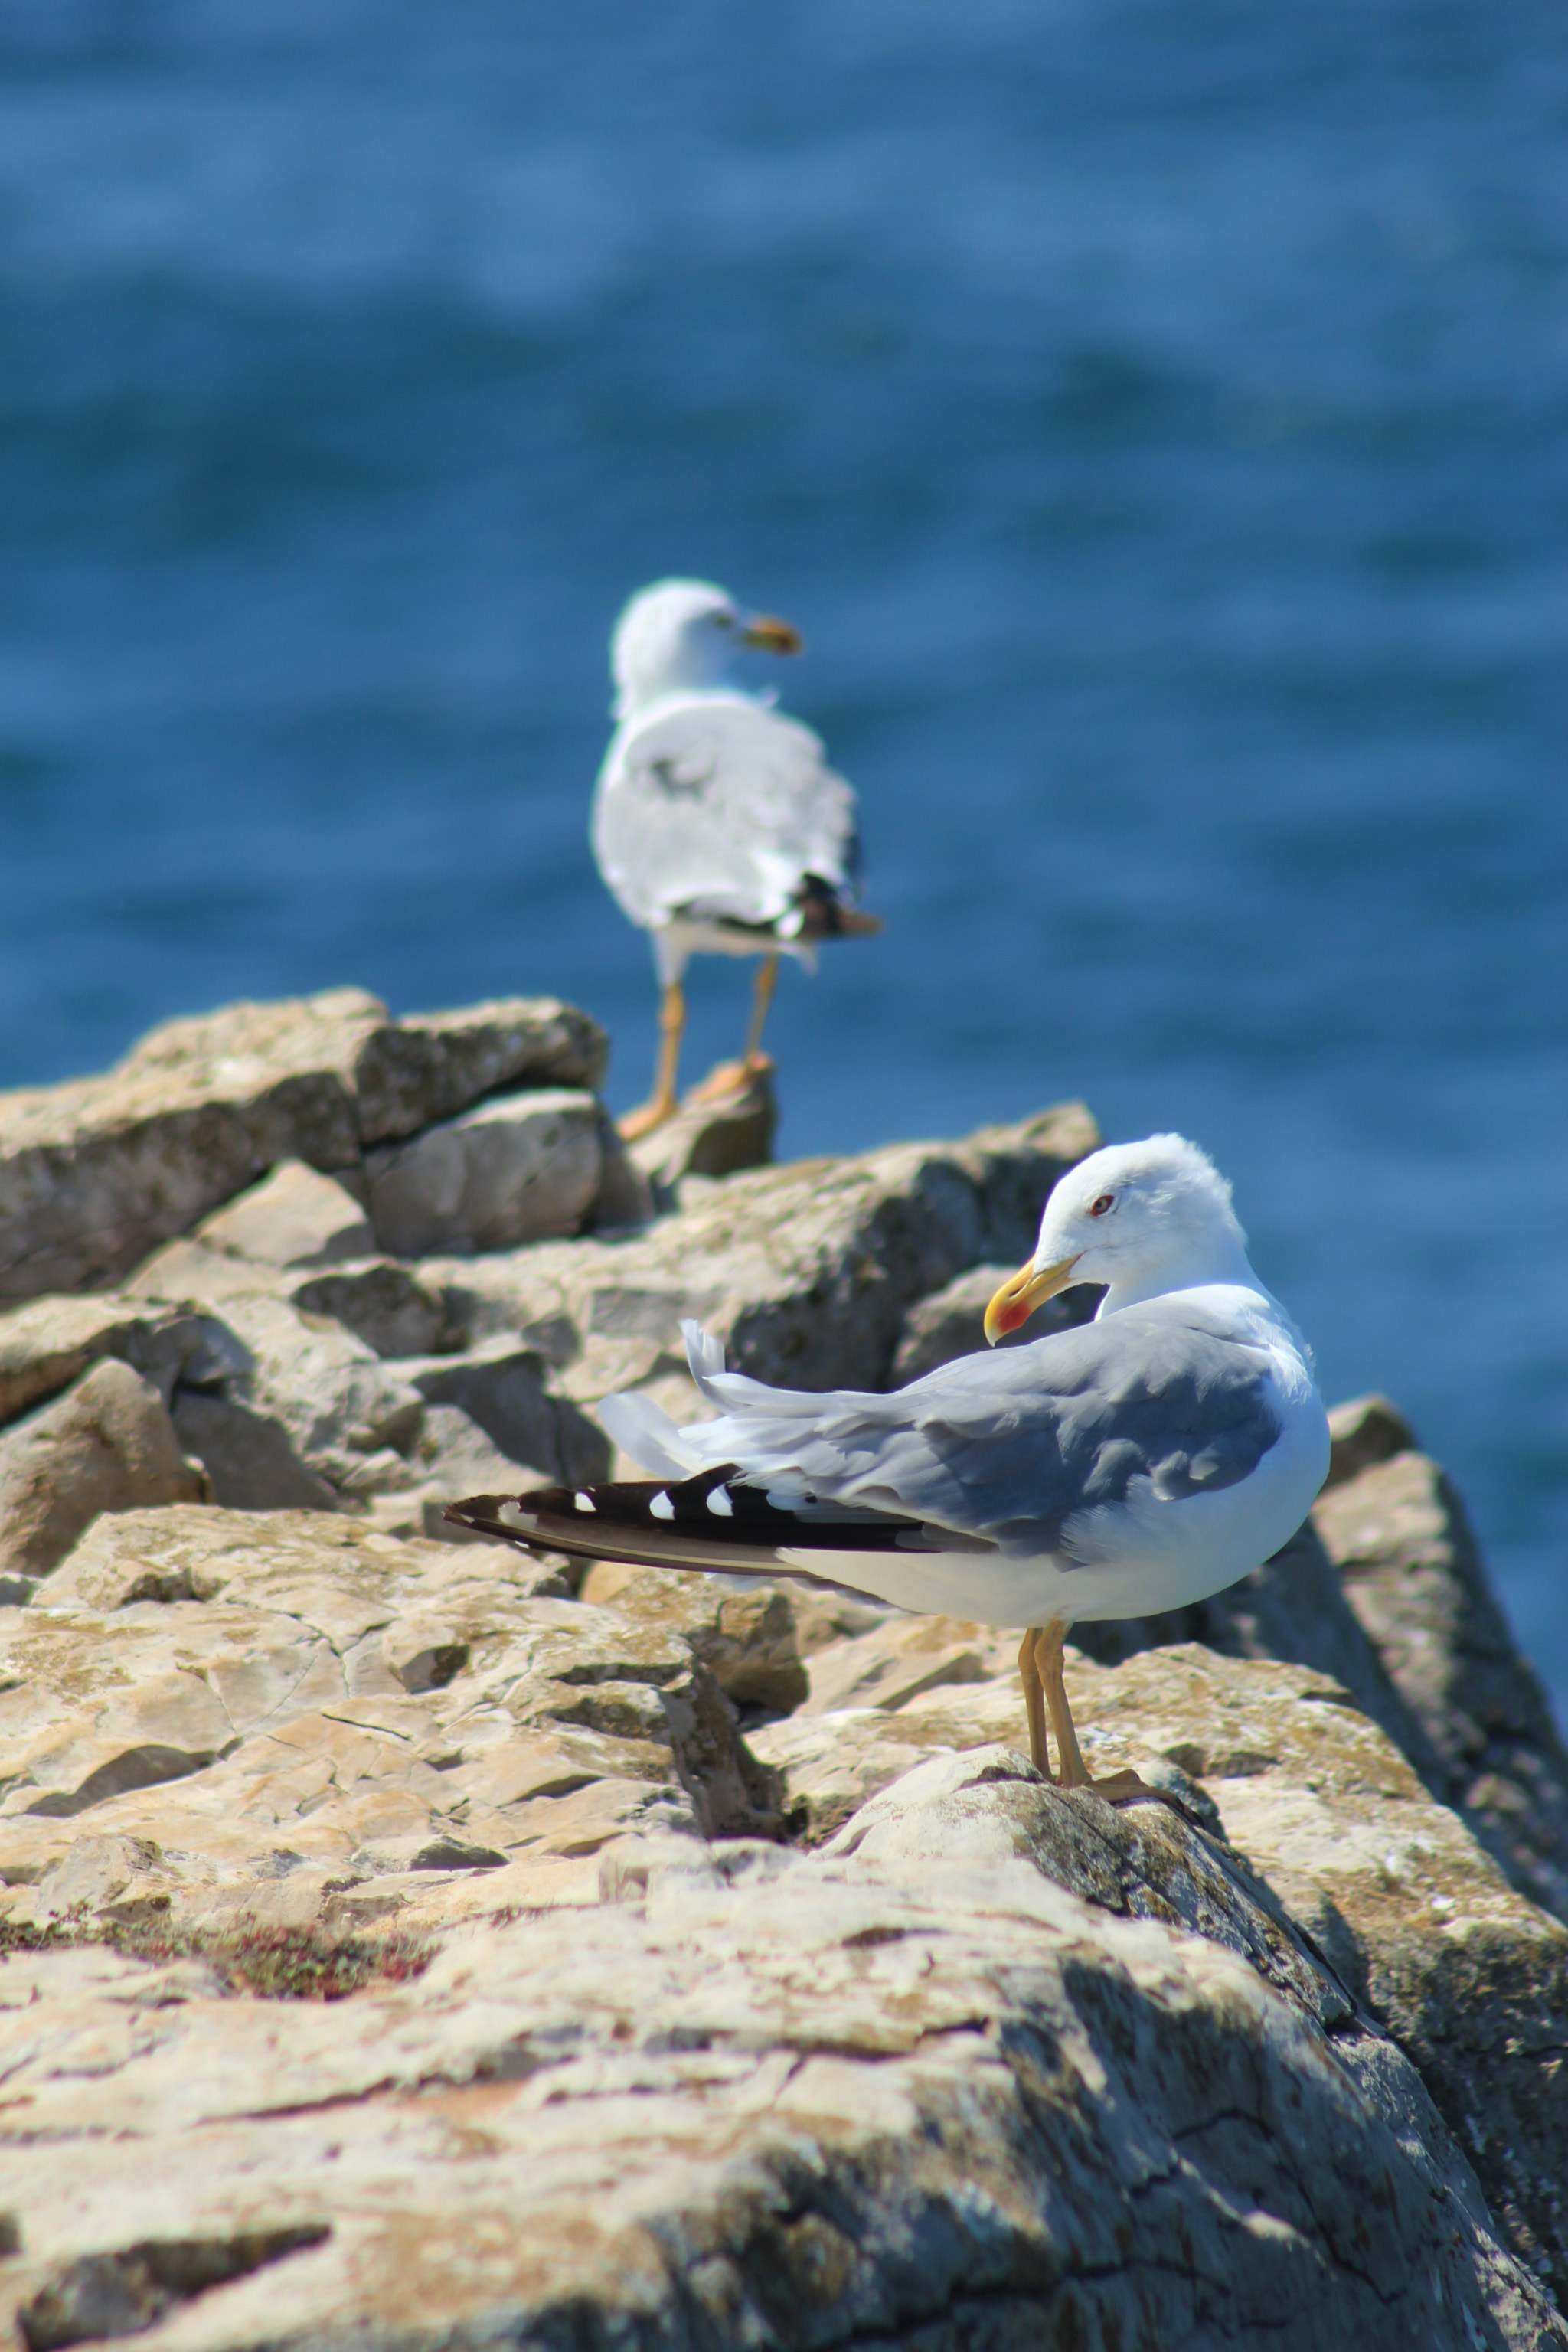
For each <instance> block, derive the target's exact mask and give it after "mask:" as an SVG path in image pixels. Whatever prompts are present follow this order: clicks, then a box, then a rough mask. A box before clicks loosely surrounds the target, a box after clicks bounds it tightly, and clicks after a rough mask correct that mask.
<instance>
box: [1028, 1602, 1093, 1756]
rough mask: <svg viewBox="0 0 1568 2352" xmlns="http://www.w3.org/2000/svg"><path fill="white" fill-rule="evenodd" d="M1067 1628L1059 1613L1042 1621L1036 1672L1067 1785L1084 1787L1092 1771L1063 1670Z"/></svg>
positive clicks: (1037, 1642) (1037, 1635)
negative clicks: (1075, 1724)
mask: <svg viewBox="0 0 1568 2352" xmlns="http://www.w3.org/2000/svg"><path fill="white" fill-rule="evenodd" d="M1067 1637H1068V1629H1067V1627H1066V1626H1065V1625H1064V1624H1063V1622H1062V1621H1061V1619H1060V1618H1059V1617H1053V1618H1052V1619H1051V1622H1050V1623H1049V1624H1048V1625H1042V1626H1041V1628H1040V1630H1039V1632H1038V1633H1037V1634H1036V1635H1035V1672H1036V1674H1037V1675H1038V1676H1039V1678H1040V1687H1041V1689H1042V1691H1043V1692H1044V1693H1045V1700H1046V1705H1047V1707H1048V1708H1049V1710H1050V1717H1051V1729H1052V1731H1053V1732H1054V1733H1055V1734H1056V1741H1057V1762H1058V1765H1059V1766H1060V1768H1061V1771H1060V1780H1061V1785H1062V1787H1063V1788H1064V1789H1084V1788H1087V1787H1088V1786H1089V1781H1090V1780H1091V1777H1092V1776H1091V1774H1090V1772H1089V1767H1088V1765H1087V1764H1086V1763H1085V1762H1084V1760H1083V1750H1082V1749H1081V1748H1079V1744H1078V1734H1077V1732H1076V1731H1075V1730H1074V1729H1073V1727H1072V1709H1071V1707H1070V1706H1068V1690H1067V1682H1066V1679H1065V1676H1064V1675H1063V1671H1062V1644H1063V1643H1064V1642H1065V1641H1066V1640H1067Z"/></svg>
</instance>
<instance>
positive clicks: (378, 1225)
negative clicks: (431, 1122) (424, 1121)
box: [365, 1087, 602, 1257]
mask: <svg viewBox="0 0 1568 2352" xmlns="http://www.w3.org/2000/svg"><path fill="white" fill-rule="evenodd" d="M600 1116H601V1115H600V1110H599V1106H598V1104H597V1103H596V1102H595V1099H594V1097H593V1096H592V1095H590V1094H584V1093H576V1092H572V1091H569V1090H567V1089H565V1088H560V1087H555V1088H542V1089H540V1090H538V1091H536V1092H533V1093H530V1094H524V1095H503V1096H501V1097H499V1098H498V1099H497V1100H495V1101H493V1102H487V1103H482V1104H481V1105H480V1106H479V1108H478V1109H477V1110H471V1111H466V1112H465V1113H464V1114H463V1115H462V1117H461V1118H453V1119H447V1121H445V1122H444V1123H443V1124H442V1125H441V1126H439V1127H431V1128H426V1129H425V1131H424V1132H423V1133H422V1134H420V1135H417V1136H416V1137H415V1138H414V1139H412V1141H410V1142H407V1143H401V1144H391V1145H387V1146H384V1147H383V1148H382V1149H381V1150H377V1151H374V1152H372V1153H371V1154H370V1155H369V1157H368V1159H367V1160H366V1162H365V1177H366V1182H367V1184H368V1187H369V1197H370V1213H371V1219H372V1222H373V1223H374V1227H375V1237H376V1240H377V1243H378V1244H379V1245H380V1246H381V1248H383V1249H384V1250H387V1251H390V1253H391V1254H392V1255H394V1256H395V1257H422V1256H426V1255H429V1254H430V1253H431V1252H434V1251H437V1250H499V1249H510V1248H514V1247H515V1246H516V1245H517V1244H519V1243H520V1242H532V1241H540V1240H544V1239H548V1238H550V1237H552V1236H554V1235H558V1234H574V1233H576V1232H577V1231H578V1229H579V1228H580V1226H581V1225H582V1224H583V1223H584V1219H585V1218H586V1217H587V1215H588V1213H589V1211H590V1210H591V1209H592V1207H593V1205H594V1202H595V1199H596V1197H597V1195H598V1192H599V1182H600V1174H601V1168H602V1162H601V1158H600V1148H599V1125H600Z"/></svg>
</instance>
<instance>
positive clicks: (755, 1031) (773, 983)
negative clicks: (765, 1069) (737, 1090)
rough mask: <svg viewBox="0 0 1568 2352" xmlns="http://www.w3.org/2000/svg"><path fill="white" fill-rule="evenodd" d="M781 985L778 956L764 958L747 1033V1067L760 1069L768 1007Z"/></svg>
mask: <svg viewBox="0 0 1568 2352" xmlns="http://www.w3.org/2000/svg"><path fill="white" fill-rule="evenodd" d="M778 984H779V960H778V958H777V956H776V955H771V956H764V957H763V961H762V962H761V964H760V965H759V966H758V968H757V989H756V994H755V996H754V997H753V998H752V1025H751V1028H750V1029H749V1030H748V1031H747V1033H746V1067H747V1069H748V1070H754V1069H757V1068H758V1067H760V1066H761V1064H762V1063H763V1060H764V1059H765V1056H764V1055H763V1028H764V1026H765V1024H766V1022H767V1017H768V1007H769V1005H770V1004H771V1003H773V991H774V989H775V988H776V987H777V986H778Z"/></svg>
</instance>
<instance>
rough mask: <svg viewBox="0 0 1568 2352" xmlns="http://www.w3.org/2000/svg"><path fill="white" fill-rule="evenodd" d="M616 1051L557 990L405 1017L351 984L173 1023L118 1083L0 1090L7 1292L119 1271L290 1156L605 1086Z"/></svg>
mask: <svg viewBox="0 0 1568 2352" xmlns="http://www.w3.org/2000/svg"><path fill="white" fill-rule="evenodd" d="M606 1052H607V1047H606V1044H605V1035H604V1032H603V1031H602V1030H601V1029H600V1028H599V1027H598V1026H597V1024H595V1023H594V1022H592V1021H590V1020H589V1019H588V1017H587V1016H586V1014H584V1013H578V1012H575V1011H574V1009H573V1008H572V1007H571V1006H570V1005H563V1004H559V1003H555V1002H554V1001H553V1000H551V999H540V1000H538V1001H536V1002H529V1001H526V1000H522V999H519V1000H516V1001H515V1002H510V1003H501V1004H490V1005H476V1006H474V1007H473V1008H471V1010H469V1011H467V1012H462V1013H433V1014H429V1015H426V1016H418V1015H416V1016H414V1017H412V1018H410V1019H407V1020H405V1021H402V1022H394V1021H393V1020H391V1019H390V1018H389V1016H388V1013H387V1011H386V1007H385V1006H384V1004H383V1003H381V1002H380V1001H379V999H377V998H376V997H374V996H369V995H367V994H366V993H365V992H364V991H363V989H352V988H350V989H338V990H334V991H330V992H327V993H325V994H323V995H321V996H313V997H305V998H301V999H299V1000H296V1001H294V1002H292V1003H275V1004H234V1005H229V1006H227V1007H226V1009H225V1010H224V1011H223V1012H221V1013H211V1014H208V1015H205V1017H203V1018H201V1019H198V1020H191V1021H171V1022H168V1023H166V1024H164V1025H163V1027H162V1028H161V1029H154V1030H153V1032H152V1033H151V1034H150V1035H149V1036H146V1037H144V1038H143V1039H142V1042H141V1044H140V1045H137V1046H136V1047H135V1048H134V1049H133V1050H132V1052H131V1053H130V1054H129V1055H127V1056H126V1058H125V1060H124V1061H123V1062H121V1064H120V1066H119V1067H118V1068H117V1069H114V1070H111V1071H110V1073H109V1074H108V1076H105V1077H101V1078H83V1079H77V1080H74V1081H72V1082H71V1083H70V1084H68V1085H66V1086H61V1087H35V1088H31V1089H28V1090H26V1091H24V1092H21V1093H15V1094H9V1095H5V1096H0V1298H30V1297H37V1296H38V1295H39V1294H41V1293H43V1292H48V1291H73V1290H81V1289H85V1288H88V1287H90V1286H97V1285H100V1284H102V1283H104V1282H109V1281H113V1280H115V1279H117V1278H118V1277H120V1276H123V1275H125V1274H128V1273H129V1272H130V1271H131V1269H132V1267H133V1266H134V1265H138V1264H139V1263H140V1261H141V1260H142V1258H143V1257H145V1256H146V1255H147V1254H148V1252H149V1251H150V1250H151V1249H153V1248H154V1247H156V1245H157V1244H159V1243H160V1242H163V1241H166V1240H168V1239H170V1238H171V1237H173V1236H174V1234H184V1233H188V1232H189V1231H190V1229H191V1227H192V1226H193V1225H194V1224H195V1223H196V1221H197V1220H198V1219H199V1218H200V1217H202V1216H203V1215H205V1213H207V1212H208V1211H209V1210H211V1209H213V1208H215V1207H216V1205H217V1204H218V1203H219V1202H223V1201H227V1200H231V1199H232V1198H233V1197H234V1195H235V1194H236V1193H237V1192H242V1191H244V1189H245V1188H246V1187H247V1185H248V1184H251V1183H253V1182H255V1181H256V1180H257V1179H258V1177H260V1176H261V1175H262V1174H264V1173H265V1171H267V1170H268V1169H270V1168H274V1167H276V1166H277V1165H278V1164H279V1161H282V1160H304V1161H306V1162H308V1163H309V1165H310V1167H312V1168H317V1169H321V1170H324V1171H327V1172H328V1173H329V1174H331V1173H342V1172H345V1171H347V1172H350V1173H352V1172H353V1171H356V1170H357V1169H358V1167H359V1165H360V1162H361V1159H362V1156H363V1150H364V1148H365V1147H366V1146H368V1145H372V1144H375V1143H381V1142H384V1141H387V1140H389V1139H393V1138H395V1137H399V1136H404V1135H411V1134H413V1133H415V1132H416V1131H417V1129H420V1128H423V1127H427V1126H430V1125H432V1124H434V1123H435V1122H436V1121H437V1120H439V1119H442V1118H449V1117H450V1116H451V1115H452V1114H453V1113H454V1112H456V1111H459V1110H462V1109H463V1108H466V1107H467V1106H468V1104H471V1103H473V1102H476V1101H478V1100H479V1098H480V1097H482V1096H485V1095H488V1094H490V1093H493V1092H496V1091H497V1090H499V1089H500V1087H521V1086H557V1087H558V1086H569V1087H594V1086H596V1085H597V1084H598V1082H599V1080H600V1078H601V1077H602V1076H603V1074H604V1068H605V1057H606Z"/></svg>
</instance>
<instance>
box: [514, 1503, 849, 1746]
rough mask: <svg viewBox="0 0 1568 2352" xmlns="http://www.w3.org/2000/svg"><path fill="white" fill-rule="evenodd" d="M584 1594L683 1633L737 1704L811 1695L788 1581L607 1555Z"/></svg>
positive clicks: (793, 1701) (786, 1705) (771, 1706)
mask: <svg viewBox="0 0 1568 2352" xmlns="http://www.w3.org/2000/svg"><path fill="white" fill-rule="evenodd" d="M476 1491H478V1490H476V1489H474V1488H470V1489H469V1492H470V1493H473V1492H476ZM577 1597H578V1599H579V1600H580V1601H587V1602H590V1603H592V1604H593V1605H594V1606H595V1607H598V1608H608V1609H614V1610H615V1611H616V1613H617V1615H620V1616H623V1617H626V1618H628V1619H629V1620H630V1621H631V1622H632V1623H633V1624H637V1625H647V1626H650V1627H657V1628H658V1630H659V1631H660V1632H663V1633H679V1635H680V1636H681V1638H682V1639H683V1640H684V1641H687V1642H689V1643H690V1644H691V1647H692V1649H693V1651H694V1652H695V1653H696V1654H697V1656H698V1657H700V1659H701V1661H702V1663H703V1664H704V1665H705V1666H708V1667H709V1668H710V1670H711V1672H712V1674H713V1675H714V1677H715V1679H716V1680H717V1682H718V1684H719V1685H720V1688H721V1690H723V1691H725V1692H726V1693H727V1694H728V1696H730V1697H731V1698H732V1699H733V1700H734V1702H735V1704H736V1706H741V1707H761V1708H763V1709H765V1710H766V1711H767V1712H769V1713H770V1714H773V1713H776V1714H787V1713H788V1711H789V1709H790V1708H791V1707H794V1706H799V1704H800V1702H801V1701H802V1700H803V1699H804V1698H805V1696H806V1694H807V1690H808V1688H809V1685H808V1682H807V1678H806V1672H805V1665H804V1664H803V1663H802V1660H801V1656H800V1652H799V1647H798V1643H797V1641H796V1633H795V1595H794V1594H793V1593H791V1592H789V1591H787V1590H786V1589H785V1588H784V1587H783V1586H782V1585H777V1584H766V1583H763V1581H762V1580H761V1579H760V1578H757V1577H754V1576H679V1575H677V1574H675V1573H673V1572H672V1571H669V1570H664V1569H658V1568H628V1567H626V1566H624V1565H622V1564H621V1563H619V1562H617V1561H615V1560H607V1559H602V1560H596V1561H595V1563H594V1565H593V1567H592V1568H590V1570H588V1573H587V1576H586V1578H585V1579H584V1582H583V1584H582V1586H581V1588H580V1589H579V1591H578V1596H577Z"/></svg>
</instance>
